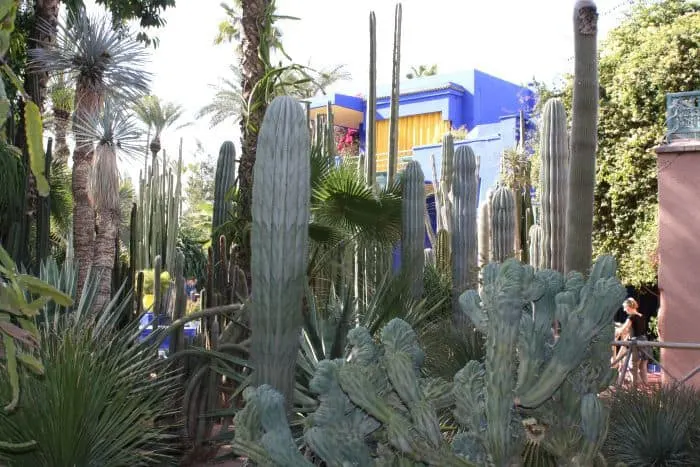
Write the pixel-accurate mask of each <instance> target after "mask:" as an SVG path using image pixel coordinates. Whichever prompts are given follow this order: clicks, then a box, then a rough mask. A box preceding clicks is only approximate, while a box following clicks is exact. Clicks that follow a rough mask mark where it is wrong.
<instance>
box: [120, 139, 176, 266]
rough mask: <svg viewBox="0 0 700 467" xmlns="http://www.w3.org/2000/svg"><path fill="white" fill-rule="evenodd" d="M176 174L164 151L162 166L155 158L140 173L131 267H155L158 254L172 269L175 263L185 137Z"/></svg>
mask: <svg viewBox="0 0 700 467" xmlns="http://www.w3.org/2000/svg"><path fill="white" fill-rule="evenodd" d="M178 152H179V154H178V160H177V165H176V166H175V174H173V169H171V168H169V167H168V159H167V155H166V153H165V151H163V169H162V172H161V168H160V161H159V159H158V157H154V158H153V159H152V162H151V166H150V167H148V165H146V167H145V172H141V174H140V176H139V200H138V205H137V206H136V207H135V210H136V214H133V210H132V219H134V218H135V219H136V222H132V223H131V238H134V239H137V241H135V242H132V245H131V251H130V252H129V257H130V258H131V261H132V262H133V264H132V265H130V270H133V271H139V270H143V269H151V268H153V264H154V262H155V258H156V256H160V257H161V261H162V264H161V266H162V267H163V268H165V269H166V270H168V271H170V270H172V267H173V266H174V262H175V248H176V245H177V232H178V229H179V217H180V212H181V210H182V206H181V200H182V196H181V192H182V181H181V174H182V139H181V140H180V148H179V151H178Z"/></svg>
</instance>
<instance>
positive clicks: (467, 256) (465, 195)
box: [449, 145, 478, 303]
mask: <svg viewBox="0 0 700 467" xmlns="http://www.w3.org/2000/svg"><path fill="white" fill-rule="evenodd" d="M451 179H452V180H451V187H450V196H449V198H450V203H451V205H452V206H451V209H450V227H451V231H450V234H451V235H450V237H451V240H452V285H453V288H454V291H455V293H456V294H460V293H462V292H463V291H464V290H466V289H468V288H474V287H476V285H477V283H478V274H477V271H478V269H477V233H476V217H477V213H476V208H477V196H478V193H477V190H478V186H477V185H478V177H477V173H476V156H475V155H474V151H472V149H471V148H470V147H469V146H466V145H464V146H460V147H459V148H457V150H456V151H455V155H454V164H453V170H452V176H451ZM455 303H456V301H455Z"/></svg>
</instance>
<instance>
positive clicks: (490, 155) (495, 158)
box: [411, 116, 518, 200]
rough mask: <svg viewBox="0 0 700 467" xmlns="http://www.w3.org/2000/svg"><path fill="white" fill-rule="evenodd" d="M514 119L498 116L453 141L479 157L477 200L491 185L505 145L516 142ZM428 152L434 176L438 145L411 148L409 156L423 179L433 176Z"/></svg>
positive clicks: (439, 153) (439, 157) (439, 154)
mask: <svg viewBox="0 0 700 467" xmlns="http://www.w3.org/2000/svg"><path fill="white" fill-rule="evenodd" d="M517 127H518V119H517V118H516V117H515V116H512V117H507V118H503V119H501V120H500V121H499V122H498V123H495V124H489V125H481V126H479V127H477V128H475V129H474V130H473V131H472V132H470V134H469V136H468V138H467V139H466V140H465V141H457V142H455V148H457V147H459V146H462V145H465V144H466V145H469V146H470V147H471V148H472V149H473V150H474V153H475V154H476V155H477V156H479V158H480V165H479V175H480V176H481V188H480V190H479V200H484V199H486V191H487V190H488V189H489V188H492V187H493V186H495V184H496V181H497V180H498V173H499V170H500V160H501V154H502V153H503V151H505V150H506V149H512V148H513V147H514V146H515V143H516V142H517V140H516V138H515V135H516V131H517ZM431 155H435V160H436V171H437V176H438V178H439V177H440V170H441V166H442V146H441V145H439V144H431V145H427V146H417V147H415V148H413V156H412V157H411V159H413V160H416V161H418V162H419V163H420V165H421V168H422V169H423V173H424V174H425V179H426V180H431V181H432V180H433V167H432V162H431V157H430V156H431Z"/></svg>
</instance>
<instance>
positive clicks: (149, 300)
mask: <svg viewBox="0 0 700 467" xmlns="http://www.w3.org/2000/svg"><path fill="white" fill-rule="evenodd" d="M153 302H154V296H153V294H145V295H144V296H143V309H144V310H149V309H150V308H151V307H152V306H153Z"/></svg>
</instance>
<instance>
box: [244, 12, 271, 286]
mask: <svg viewBox="0 0 700 467" xmlns="http://www.w3.org/2000/svg"><path fill="white" fill-rule="evenodd" d="M241 7H242V8H241V10H242V11H241V27H242V30H243V31H242V34H241V75H242V79H241V90H242V94H243V99H244V101H245V102H250V100H249V99H250V97H251V95H252V94H253V88H254V86H255V85H256V84H257V83H258V82H259V81H261V80H262V79H263V77H264V76H265V63H264V62H263V60H262V59H261V58H260V55H261V53H260V35H261V28H262V26H263V24H265V21H266V11H267V9H268V8H269V7H270V0H242V1H241ZM261 99H264V97H261ZM253 107H254V108H253V109H251V112H250V113H249V115H248V118H247V119H242V120H241V135H242V138H241V158H240V162H239V163H238V192H239V200H238V213H237V214H238V231H239V232H240V235H241V236H242V238H241V242H240V245H241V248H240V250H239V258H238V264H239V265H240V267H241V269H242V270H243V271H244V272H245V274H246V277H247V278H248V281H249V282H250V235H249V234H248V233H247V232H248V231H249V229H248V226H249V225H250V223H251V201H252V193H253V165H254V164H255V152H256V149H257V140H258V131H259V130H260V125H261V123H262V120H263V117H264V115H265V110H266V107H267V106H266V105H265V103H264V102H255V105H254V106H253Z"/></svg>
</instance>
